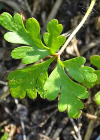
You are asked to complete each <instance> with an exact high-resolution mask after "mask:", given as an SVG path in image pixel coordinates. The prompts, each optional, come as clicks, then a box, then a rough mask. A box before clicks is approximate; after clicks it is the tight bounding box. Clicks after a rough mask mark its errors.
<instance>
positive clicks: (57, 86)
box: [44, 61, 88, 118]
mask: <svg viewBox="0 0 100 140" xmlns="http://www.w3.org/2000/svg"><path fill="white" fill-rule="evenodd" d="M44 90H46V97H47V99H50V100H54V99H55V98H57V96H58V94H59V93H60V90H61V93H60V98H59V103H58V109H59V110H60V111H65V110H66V109H67V110H68V114H69V116H70V117H73V118H78V117H79V116H80V114H81V111H80V109H82V108H83V104H82V102H81V101H80V100H79V99H78V98H80V99H85V98H87V97H88V92H87V91H86V89H85V88H84V87H82V86H81V85H78V84H76V83H75V82H73V81H72V80H71V79H70V78H69V77H68V76H67V75H66V73H65V71H64V67H63V66H62V62H61V61H58V63H57V67H56V68H55V69H54V71H53V72H52V73H51V75H50V76H49V78H48V80H47V81H46V83H45V85H44Z"/></svg>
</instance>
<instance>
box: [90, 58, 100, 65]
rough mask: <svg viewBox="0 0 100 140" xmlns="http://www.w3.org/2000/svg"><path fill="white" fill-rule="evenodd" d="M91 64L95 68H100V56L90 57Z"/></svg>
mask: <svg viewBox="0 0 100 140" xmlns="http://www.w3.org/2000/svg"><path fill="white" fill-rule="evenodd" d="M90 62H91V64H93V65H94V66H96V67H98V68H100V56H99V55H93V56H91V57H90Z"/></svg>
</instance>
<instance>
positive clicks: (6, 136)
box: [0, 133, 9, 140]
mask: <svg viewBox="0 0 100 140" xmlns="http://www.w3.org/2000/svg"><path fill="white" fill-rule="evenodd" d="M8 138H9V134H8V133H5V134H4V135H3V136H2V137H1V139H0V140H7V139H8Z"/></svg>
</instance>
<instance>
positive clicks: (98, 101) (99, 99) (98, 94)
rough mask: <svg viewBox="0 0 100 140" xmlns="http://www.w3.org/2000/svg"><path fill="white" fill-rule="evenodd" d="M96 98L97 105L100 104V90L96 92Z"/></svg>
mask: <svg viewBox="0 0 100 140" xmlns="http://www.w3.org/2000/svg"><path fill="white" fill-rule="evenodd" d="M94 100H95V103H96V104H97V105H100V91H99V92H97V93H96V94H95V97H94Z"/></svg>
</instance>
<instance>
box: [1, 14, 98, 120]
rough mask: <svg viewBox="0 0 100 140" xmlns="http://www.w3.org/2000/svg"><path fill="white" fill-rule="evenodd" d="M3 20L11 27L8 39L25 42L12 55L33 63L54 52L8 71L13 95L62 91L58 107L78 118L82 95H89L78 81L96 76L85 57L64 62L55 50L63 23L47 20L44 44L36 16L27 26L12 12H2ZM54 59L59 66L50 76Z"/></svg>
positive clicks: (53, 94) (54, 95) (50, 95)
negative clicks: (49, 70) (26, 65)
mask: <svg viewBox="0 0 100 140" xmlns="http://www.w3.org/2000/svg"><path fill="white" fill-rule="evenodd" d="M0 24H1V25H2V26H3V27H4V28H6V29H7V30H9V31H10V32H8V33H6V34H5V35H4V38H5V39H6V40H7V41H9V42H12V43H18V44H23V46H21V47H18V48H15V49H14V50H13V51H12V53H11V55H12V57H13V58H15V59H21V58H22V63H26V64H30V63H33V62H36V61H38V60H40V59H42V58H44V57H46V56H48V55H51V58H50V59H48V60H47V61H45V62H43V63H39V64H36V65H31V66H29V67H26V68H24V69H19V70H15V71H13V72H11V73H10V74H9V76H8V78H7V79H8V80H10V81H9V84H8V85H9V87H10V91H11V94H12V96H13V97H15V98H18V97H19V98H21V99H22V98H24V97H25V95H26V93H27V95H28V96H29V97H30V98H32V99H34V98H36V96H37V93H38V94H40V96H41V98H47V99H49V100H54V99H56V98H57V97H58V95H59V103H58V109H59V111H65V110H66V109H67V110H68V114H69V116H70V117H73V118H78V117H79V116H80V114H81V111H80V109H82V108H83V107H84V106H83V103H82V102H81V101H80V99H85V98H87V97H88V95H89V94H88V92H87V91H86V88H85V87H83V86H81V85H80V84H79V83H83V82H95V81H96V79H97V76H96V74H95V73H94V70H93V69H92V68H90V67H86V66H84V63H85V58H83V57H77V58H73V59H70V60H66V61H64V62H62V61H60V60H59V53H58V54H57V53H56V52H57V51H58V50H59V48H60V47H61V45H62V44H63V43H64V42H65V37H64V36H61V35H60V33H61V31H62V28H63V27H62V25H61V24H58V21H57V20H56V19H53V20H51V21H50V22H49V23H48V25H47V31H48V32H47V33H45V34H44V35H43V39H44V43H45V44H46V46H45V45H44V44H43V43H42V41H41V38H40V26H39V24H38V22H37V20H36V19H34V18H29V19H28V20H27V21H26V26H25V27H26V28H25V27H24V24H23V21H22V19H21V16H20V15H19V14H15V15H14V17H11V15H10V14H8V13H3V14H2V15H1V16H0ZM24 45H25V46H24ZM55 59H57V66H56V67H55V69H54V70H53V71H52V72H51V74H50V76H49V77H48V68H49V65H50V64H51V63H52V62H53V61H54V60H55ZM67 73H68V74H69V77H68V75H67ZM70 77H71V78H70ZM72 79H74V80H75V81H77V82H79V83H76V82H74V81H73V80H72Z"/></svg>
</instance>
